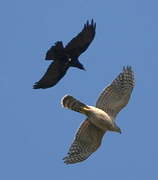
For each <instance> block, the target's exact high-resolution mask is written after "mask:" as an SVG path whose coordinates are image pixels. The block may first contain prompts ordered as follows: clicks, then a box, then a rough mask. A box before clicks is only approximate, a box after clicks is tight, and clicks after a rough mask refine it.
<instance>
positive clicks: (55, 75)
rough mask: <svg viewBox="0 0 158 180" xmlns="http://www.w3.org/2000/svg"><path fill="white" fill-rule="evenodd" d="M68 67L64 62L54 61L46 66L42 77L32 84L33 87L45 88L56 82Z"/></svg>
mask: <svg viewBox="0 0 158 180" xmlns="http://www.w3.org/2000/svg"><path fill="white" fill-rule="evenodd" d="M68 68H69V67H68V66H67V65H65V63H64V62H61V61H54V62H52V63H51V64H50V66H49V67H48V69H47V71H46V73H45V74H44V75H43V77H42V78H41V79H40V80H39V81H38V82H36V83H35V84H34V86H33V88H34V89H39V88H42V89H46V88H49V87H52V86H54V85H56V84H57V83H58V81H59V80H60V79H61V78H62V77H63V76H64V75H65V74H66V71H67V69H68Z"/></svg>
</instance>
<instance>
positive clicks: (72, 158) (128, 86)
mask: <svg viewBox="0 0 158 180" xmlns="http://www.w3.org/2000/svg"><path fill="white" fill-rule="evenodd" d="M133 88H134V73H133V71H132V68H131V67H130V66H127V67H123V71H122V72H121V73H120V74H119V75H118V76H117V78H116V79H115V80H114V81H113V82H112V83H111V84H110V85H109V86H107V87H106V88H105V89H104V90H103V92H102V93H101V94H100V96H99V98H98V100H97V102H96V107H94V106H89V105H86V104H84V103H82V102H80V101H78V100H77V99H75V98H74V97H72V96H70V95H66V96H64V97H63V99H62V100H61V104H62V105H63V106H64V107H65V108H68V109H71V110H74V111H77V112H80V113H82V114H85V115H86V116H87V119H86V120H85V121H84V122H83V123H82V124H81V126H80V128H79V129H78V132H77V134H76V136H75V139H74V141H73V143H72V145H71V146H70V149H69V152H68V154H67V156H66V157H65V158H64V162H65V163H66V164H73V163H77V162H81V161H84V160H85V159H87V158H88V157H89V156H90V155H91V154H92V153H93V152H95V151H96V150H97V149H98V148H99V146H100V145H101V141H102V138H103V136H104V134H105V133H106V132H107V131H114V132H118V133H121V129H120V128H119V127H118V126H117V124H116V122H115V118H116V115H117V114H118V113H119V112H120V111H121V109H122V108H124V107H125V106H126V105H127V104H128V101H129V99H130V96H131V93H132V90H133Z"/></svg>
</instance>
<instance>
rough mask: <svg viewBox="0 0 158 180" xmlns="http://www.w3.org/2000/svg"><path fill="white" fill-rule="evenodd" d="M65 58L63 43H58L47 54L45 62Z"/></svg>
mask: <svg viewBox="0 0 158 180" xmlns="http://www.w3.org/2000/svg"><path fill="white" fill-rule="evenodd" d="M63 56H64V47H63V43H62V41H57V42H56V43H55V44H54V46H52V47H51V48H50V49H49V50H48V51H47V53H46V57H45V60H58V59H61V58H62V57H63Z"/></svg>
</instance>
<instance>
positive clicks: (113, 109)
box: [96, 66, 134, 117]
mask: <svg viewBox="0 0 158 180" xmlns="http://www.w3.org/2000/svg"><path fill="white" fill-rule="evenodd" d="M133 87H134V75H133V71H132V69H131V67H128V66H127V67H126V68H125V67H124V68H123V72H122V73H120V74H119V75H118V76H117V78H116V79H115V80H114V81H113V82H112V83H111V85H109V86H108V87H107V88H105V89H104V90H103V92H102V93H101V95H100V97H99V98H98V100H97V103H96V107H97V108H100V109H102V110H104V111H105V112H107V113H108V114H109V115H110V116H111V117H115V116H116V115H117V113H118V112H119V111H120V110H121V109H122V108H123V107H125V106H126V105H127V103H128V101H129V98H130V96H131V93H132V90H133Z"/></svg>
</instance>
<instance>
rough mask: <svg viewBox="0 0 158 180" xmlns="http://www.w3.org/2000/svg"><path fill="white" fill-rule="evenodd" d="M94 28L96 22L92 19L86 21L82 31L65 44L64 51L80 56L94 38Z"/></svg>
mask: <svg viewBox="0 0 158 180" xmlns="http://www.w3.org/2000/svg"><path fill="white" fill-rule="evenodd" d="M95 29H96V23H94V22H93V19H92V21H91V23H89V21H87V23H86V24H85V25H84V27H83V29H82V31H81V32H80V33H79V34H78V35H77V36H76V37H74V38H73V39H72V40H71V41H70V42H69V43H68V44H67V45H66V47H65V51H66V52H67V53H68V54H70V55H72V56H76V57H78V56H80V55H81V54H82V53H83V52H84V51H86V49H87V48H88V46H89V45H90V43H91V42H92V40H93V39H94V36H95Z"/></svg>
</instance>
